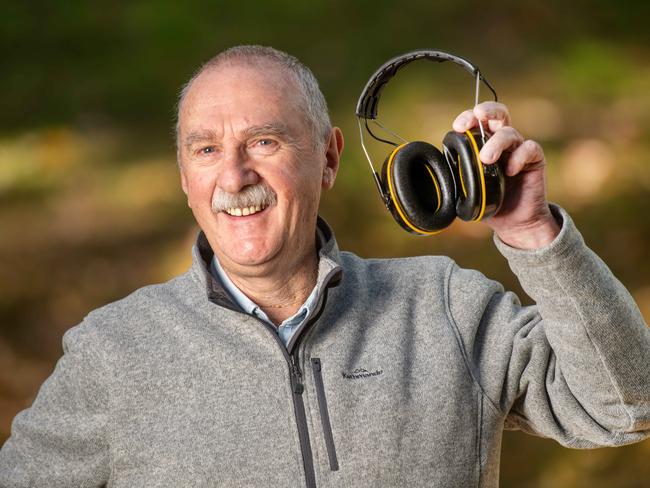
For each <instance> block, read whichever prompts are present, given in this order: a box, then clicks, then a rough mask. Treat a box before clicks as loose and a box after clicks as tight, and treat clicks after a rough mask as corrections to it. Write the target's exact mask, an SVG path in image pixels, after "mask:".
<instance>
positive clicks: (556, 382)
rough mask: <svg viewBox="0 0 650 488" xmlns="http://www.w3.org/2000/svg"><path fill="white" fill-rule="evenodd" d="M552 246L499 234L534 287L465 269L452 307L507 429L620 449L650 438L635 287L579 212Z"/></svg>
mask: <svg viewBox="0 0 650 488" xmlns="http://www.w3.org/2000/svg"><path fill="white" fill-rule="evenodd" d="M554 210H555V212H556V214H557V215H558V216H560V215H561V219H562V229H561V232H560V234H559V235H558V236H557V238H556V239H555V240H554V241H553V242H552V243H551V244H550V245H548V246H545V247H544V248H541V249H538V250H533V251H522V250H517V249H514V248H511V247H509V246H507V245H505V244H504V243H503V242H501V241H500V240H499V239H498V238H496V239H495V240H496V241H497V246H498V247H499V250H500V251H501V252H502V253H503V254H504V255H505V256H506V258H507V259H508V261H509V264H510V266H511V268H512V270H513V271H514V272H515V274H516V275H517V276H518V278H519V280H520V282H521V284H522V286H523V287H524V289H525V291H526V292H527V293H528V294H529V295H530V296H531V297H532V298H533V299H534V300H535V301H536V305H535V306H533V307H521V306H520V304H519V301H518V299H517V297H516V296H515V295H513V294H512V293H504V292H503V290H502V288H501V287H500V285H498V284H496V283H495V282H492V281H490V280H487V279H486V278H485V277H483V276H482V275H481V274H480V273H477V272H475V271H469V270H461V269H456V270H455V271H454V272H453V273H452V275H451V277H450V282H449V292H450V310H451V315H452V318H453V321H454V322H455V324H456V325H457V326H458V328H459V330H460V332H461V335H462V336H463V343H464V345H465V347H466V349H467V352H468V357H469V358H471V362H472V364H471V368H472V370H473V374H474V375H475V377H476V380H477V381H478V383H479V384H480V385H481V387H482V388H483V391H484V394H485V395H486V396H487V397H488V398H489V399H490V401H491V402H492V403H493V405H495V407H496V408H497V409H498V410H499V411H500V412H501V414H502V415H503V416H504V417H505V419H506V427H508V428H519V429H522V430H525V431H527V432H531V433H535V434H539V435H542V436H545V437H551V438H554V439H556V440H558V441H559V442H560V443H562V444H563V445H566V446H571V447H595V446H607V445H620V444H626V443H630V442H635V441H638V440H641V439H643V438H645V437H646V436H648V435H649V434H650V329H648V327H647V326H646V325H645V323H644V321H643V318H642V317H641V314H640V313H639V310H638V308H637V307H636V305H635V303H634V301H633V300H632V298H631V296H630V295H629V293H628V292H627V291H626V290H625V288H624V287H623V286H622V285H621V283H620V282H619V281H618V280H616V278H615V277H614V276H613V275H612V274H611V272H610V271H609V269H608V268H607V267H606V266H605V264H604V263H603V262H602V261H601V260H600V259H599V258H598V257H597V256H596V255H595V254H594V253H593V252H592V251H591V250H589V249H588V248H587V247H586V246H585V244H584V242H583V240H582V237H581V236H580V234H579V233H578V231H577V230H576V229H575V227H574V225H573V223H572V221H571V219H570V218H569V216H568V215H567V214H566V213H564V212H563V211H560V210H559V209H557V208H554Z"/></svg>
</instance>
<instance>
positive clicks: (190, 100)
mask: <svg viewBox="0 0 650 488" xmlns="http://www.w3.org/2000/svg"><path fill="white" fill-rule="evenodd" d="M298 90H299V89H298V87H297V86H296V83H295V81H294V80H293V78H292V77H291V76H288V75H286V74H284V73H282V72H281V71H280V70H279V69H278V68H277V67H275V66H273V65H270V64H269V63H268V62H265V61H261V62H260V65H259V66H250V65H247V64H238V65H222V66H219V67H218V68H216V69H211V70H207V71H206V72H204V73H202V74H201V75H200V76H199V77H198V78H197V79H196V80H195V81H194V83H193V84H192V86H191V88H190V90H189V91H188V93H187V94H186V97H185V99H184V102H183V106H182V107H181V113H180V114H179V117H180V118H179V128H180V134H179V158H180V162H181V179H182V184H183V190H184V191H185V193H186V194H187V197H188V204H189V205H190V207H191V208H192V212H193V213H194V216H195V218H196V220H197V222H198V223H199V226H200V227H201V229H202V230H203V231H204V232H205V234H206V236H207V238H208V241H209V242H210V245H211V247H212V249H213V250H214V252H215V253H216V255H217V257H218V258H219V260H220V262H221V263H222V265H223V266H224V267H226V269H228V270H229V271H230V272H231V273H233V272H234V273H236V274H242V275H246V274H250V275H251V276H253V275H259V274H260V272H262V273H263V272H268V271H272V270H273V269H282V268H284V267H287V265H289V266H288V267H289V268H290V267H291V266H290V265H291V264H295V263H292V261H295V260H296V259H304V257H305V256H306V255H307V253H309V252H312V253H313V252H314V227H315V222H316V215H317V211H318V203H319V200H320V194H321V188H323V187H324V188H330V187H331V186H332V184H333V182H334V176H335V175H336V170H337V169H338V153H337V154H336V162H335V164H334V163H332V162H331V157H330V156H331V144H330V149H329V150H328V147H327V144H326V147H325V148H324V149H322V150H319V151H317V150H315V148H314V143H313V140H312V131H311V126H310V125H309V124H308V123H307V119H306V117H305V114H304V110H303V108H302V106H301V100H302V97H301V96H300V92H299V91H298ZM341 143H342V141H341ZM341 145H342V144H341ZM338 152H340V147H339V148H338ZM259 184H262V185H266V186H267V187H268V188H269V189H270V190H271V191H272V192H273V193H274V194H275V200H276V201H275V204H273V205H271V206H268V207H267V208H264V209H261V211H255V210H257V209H252V210H253V213H252V214H249V215H243V214H245V213H248V212H249V209H246V210H244V209H234V211H232V210H224V211H218V212H215V211H213V209H212V201H213V197H214V195H215V194H216V193H217V192H226V193H228V194H231V195H234V194H238V193H239V192H241V191H242V190H244V189H246V188H250V186H252V185H253V186H254V185H259ZM240 212H241V213H242V215H238V214H240Z"/></svg>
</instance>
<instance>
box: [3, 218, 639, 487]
mask: <svg viewBox="0 0 650 488" xmlns="http://www.w3.org/2000/svg"><path fill="white" fill-rule="evenodd" d="M554 211H555V212H556V213H557V214H558V216H559V218H561V219H562V220H563V225H562V231H561V234H560V235H559V236H558V238H557V239H556V240H555V241H554V242H553V243H552V244H551V245H549V246H548V247H546V248H544V249H541V250H537V251H519V250H514V249H512V248H508V247H507V246H505V245H504V244H503V243H500V242H498V241H497V246H498V247H499V249H500V250H501V252H502V253H503V254H504V255H505V256H506V258H507V259H508V261H509V263H510V266H511V268H512V270H513V271H514V272H515V273H516V275H517V276H518V277H519V280H520V281H521V283H522V286H523V287H524V289H525V290H526V292H527V293H528V294H530V296H531V297H533V298H534V300H535V301H536V306H532V307H522V306H521V305H520V303H519V300H518V299H517V297H516V296H515V295H513V294H512V293H508V292H504V290H503V289H502V287H501V286H500V285H499V284H498V283H495V282H494V281H491V280H489V279H487V278H485V277H484V276H483V275H482V274H480V273H478V272H476V271H470V270H465V269H460V268H459V267H457V266H456V265H455V264H454V262H453V261H452V260H450V259H448V258H446V257H416V258H408V259H393V260H376V259H369V260H366V259H360V258H359V257H357V256H355V255H353V254H350V253H345V252H341V253H339V251H338V250H337V247H336V244H335V242H334V239H333V237H332V235H331V232H330V231H329V229H328V228H327V226H326V225H325V224H324V222H322V221H321V222H319V228H320V229H321V230H322V231H323V232H324V233H325V234H326V237H327V242H326V243H325V244H324V245H323V246H322V247H321V249H320V256H321V259H320V269H319V278H318V280H319V281H318V282H319V286H320V287H321V288H320V301H319V307H316V310H315V312H314V315H313V316H312V317H310V319H309V320H308V321H307V322H306V324H305V325H304V326H303V328H302V330H300V331H299V332H298V333H297V334H296V336H294V338H293V339H292V341H291V342H290V343H289V345H288V348H285V347H284V345H283V344H282V343H281V342H280V340H279V338H278V336H277V334H276V333H275V331H274V330H273V328H272V327H271V326H269V325H265V324H264V323H263V322H261V321H259V320H258V319H256V318H254V317H251V316H248V315H245V314H243V313H242V312H241V311H240V310H238V309H237V308H236V306H235V305H234V304H233V303H232V302H231V301H230V299H229V298H228V296H227V295H226V294H225V292H224V290H223V289H221V288H220V287H219V286H218V284H217V283H216V282H215V281H214V280H213V279H212V278H211V276H210V274H209V272H208V270H207V263H209V261H210V258H211V254H212V251H211V250H210V248H209V246H208V244H207V241H206V240H205V237H204V236H203V235H200V237H199V240H198V244H197V246H195V249H194V263H193V265H192V267H191V269H190V270H189V271H188V272H187V273H186V274H184V275H182V276H179V277H177V278H175V279H173V280H171V281H169V282H167V283H164V284H161V285H154V286H148V287H145V288H142V289H140V290H138V291H136V292H135V293H133V294H132V295H130V296H128V297H127V298H125V299H123V300H121V301H118V302H116V303H113V304H110V305H107V306H105V307H103V308H101V309H98V310H96V311H94V312H92V313H91V314H90V315H88V317H87V318H86V319H85V320H84V321H83V323H82V324H80V325H79V326H77V327H74V328H73V329H71V330H70V331H68V332H67V333H66V334H65V336H64V339H63V347H64V355H63V357H62V358H61V359H60V360H59V362H58V364H57V365H56V369H55V370H54V372H53V374H52V376H51V377H50V378H49V379H48V380H47V381H46V382H45V383H44V384H43V386H42V388H41V390H40V392H39V394H38V397H37V398H36V400H35V402H34V404H33V405H32V407H31V408H29V409H27V410H25V411H23V412H21V413H20V414H18V415H17V416H16V418H15V420H14V422H13V430H12V435H11V437H10V438H9V440H8V441H7V442H6V444H5V445H4V447H3V448H2V450H1V451H0V486H2V487H4V488H14V487H66V488H72V487H75V488H77V487H101V486H106V487H112V488H127V487H128V488H134V487H145V486H146V487H171V486H173V487H185V486H187V487H296V488H302V487H305V486H307V487H314V486H317V487H355V488H356V487H417V486H435V487H454V488H458V487H477V486H478V487H496V486H497V485H498V473H499V453H500V444H501V436H502V431H503V429H504V428H514V429H523V430H525V431H528V432H531V433H536V434H538V435H542V436H548V437H552V438H554V439H557V440H558V441H559V442H560V443H562V444H563V445H566V446H570V447H581V448H586V447H593V446H613V445H619V444H624V443H630V442H634V441H638V440H641V439H643V438H645V437H646V436H647V435H648V432H649V431H650V354H649V353H650V329H648V328H647V326H646V325H645V323H644V321H643V319H642V317H641V315H640V313H639V311H638V309H637V307H636V305H635V304H634V302H633V300H632V298H631V297H630V295H629V294H628V292H627V291H626V290H625V288H624V287H623V286H622V285H621V284H620V283H619V282H618V281H617V280H616V279H615V278H614V277H613V276H612V274H611V273H610V271H609V270H608V268H607V267H606V266H605V265H604V264H603V263H602V262H601V260H600V259H599V258H598V257H597V256H595V255H594V253H593V252H591V251H590V250H589V249H588V248H587V247H586V246H585V244H584V242H583V240H582V238H581V236H580V234H579V233H578V232H577V230H576V229H575V227H574V225H573V224H572V222H571V220H570V218H569V217H568V216H567V215H566V213H564V212H563V211H561V210H558V209H555V210H554Z"/></svg>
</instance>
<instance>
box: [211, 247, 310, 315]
mask: <svg viewBox="0 0 650 488" xmlns="http://www.w3.org/2000/svg"><path fill="white" fill-rule="evenodd" d="M224 270H225V271H226V272H227V273H228V277H229V278H230V279H231V280H232V282H233V283H234V284H235V286H236V287H237V288H239V289H240V290H241V291H242V292H243V293H244V294H245V295H246V296H247V297H248V298H250V299H251V300H252V301H253V302H255V303H256V304H257V305H258V306H259V307H260V308H261V309H262V310H263V311H264V313H266V315H267V316H268V317H269V319H271V321H272V322H273V323H274V324H276V325H278V324H280V323H281V322H282V321H284V320H286V319H288V318H289V317H291V316H292V315H294V314H295V313H296V312H298V310H299V309H300V307H301V306H302V304H303V303H305V301H306V300H307V297H308V296H309V295H310V293H311V292H312V290H313V289H314V286H316V279H317V275H318V257H317V255H316V250H315V249H314V250H313V251H312V252H310V253H309V254H308V255H307V256H305V257H304V259H302V260H300V261H297V262H296V263H295V264H294V265H293V266H291V267H285V268H283V269H281V270H278V272H277V273H265V274H262V275H254V276H245V275H240V274H236V273H231V272H229V271H228V270H226V269H225V268H224Z"/></svg>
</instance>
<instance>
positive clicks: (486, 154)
mask: <svg viewBox="0 0 650 488" xmlns="http://www.w3.org/2000/svg"><path fill="white" fill-rule="evenodd" d="M479 155H480V156H481V161H484V162H486V163H487V162H490V161H493V160H494V153H493V152H492V151H481V152H480V153H479Z"/></svg>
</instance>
